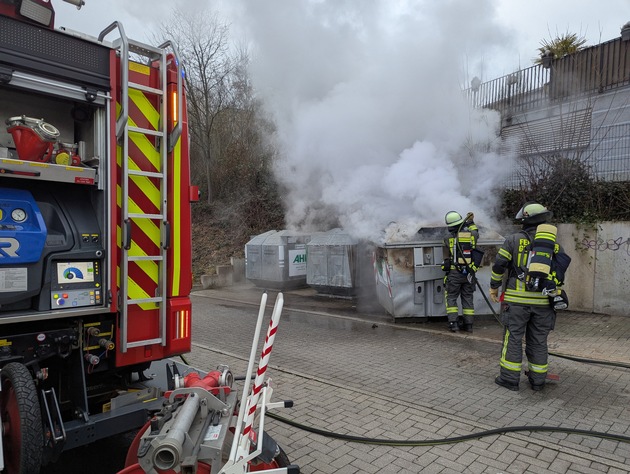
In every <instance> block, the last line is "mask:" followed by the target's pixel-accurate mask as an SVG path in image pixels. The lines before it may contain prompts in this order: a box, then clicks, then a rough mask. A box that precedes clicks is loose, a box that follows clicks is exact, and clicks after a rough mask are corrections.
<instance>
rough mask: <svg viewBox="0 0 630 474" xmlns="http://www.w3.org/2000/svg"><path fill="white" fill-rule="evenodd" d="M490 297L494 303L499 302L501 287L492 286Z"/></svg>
mask: <svg viewBox="0 0 630 474" xmlns="http://www.w3.org/2000/svg"><path fill="white" fill-rule="evenodd" d="M490 299H491V300H492V302H493V303H498V302H499V289H498V288H490Z"/></svg>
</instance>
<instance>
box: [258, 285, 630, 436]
mask: <svg viewBox="0 0 630 474" xmlns="http://www.w3.org/2000/svg"><path fill="white" fill-rule="evenodd" d="M476 284H477V286H478V288H479V290H480V291H481V293H482V295H483V297H484V299H485V301H486V303H487V304H488V306H489V308H490V310H491V311H492V314H493V315H494V317H495V319H496V320H497V321H498V323H499V324H501V326H503V324H502V323H501V319H500V318H499V315H498V314H497V313H496V311H495V310H494V308H493V307H492V304H491V303H490V301H488V298H487V296H486V295H485V293H484V292H483V289H482V288H481V285H480V284H479V281H478V280H477V281H476ZM549 355H553V356H555V357H561V358H564V359H568V360H573V361H576V362H584V363H593V364H602V365H610V366H613V367H622V368H630V365H628V364H623V363H616V362H609V361H600V360H594V359H586V358H581V357H576V356H569V355H564V354H558V353H554V352H549ZM267 416H269V417H270V418H272V419H274V420H276V421H279V422H281V423H284V424H286V425H289V426H292V427H294V428H297V429H300V430H303V431H307V432H309V433H313V434H317V435H320V436H324V437H326V438H333V439H339V440H343V441H348V442H353V443H362V444H373V445H380V446H439V445H444V444H455V443H461V442H464V441H470V440H475V439H481V438H484V437H487V436H495V435H500V434H507V433H519V432H529V433H533V432H548V433H566V434H577V435H582V436H590V437H596V438H602V439H608V440H612V441H619V442H622V443H629V444H630V436H625V435H622V434H614V433H605V432H602V431H594V430H583V429H578V428H562V427H556V426H542V425H534V426H507V427H504V428H494V429H490V430H485V431H480V432H478V433H471V434H467V435H462V436H453V437H449V438H440V439H426V440H396V439H381V438H367V437H362V436H354V435H348V434H341V433H335V432H332V431H328V430H322V429H319V428H314V427H312V426H307V425H304V424H302V423H298V422H296V421H294V420H290V419H288V418H285V417H283V416H280V415H277V414H275V413H271V412H268V413H267Z"/></svg>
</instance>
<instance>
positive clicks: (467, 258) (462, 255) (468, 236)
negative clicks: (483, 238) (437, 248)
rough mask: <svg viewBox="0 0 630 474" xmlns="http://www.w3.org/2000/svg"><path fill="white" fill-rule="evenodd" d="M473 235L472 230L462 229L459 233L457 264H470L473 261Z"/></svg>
mask: <svg viewBox="0 0 630 474" xmlns="http://www.w3.org/2000/svg"><path fill="white" fill-rule="evenodd" d="M472 240H473V236H472V233H471V232H466V231H460V232H458V233H457V242H458V243H459V246H458V250H459V252H458V255H457V265H461V266H470V264H471V263H472V250H473V241H472Z"/></svg>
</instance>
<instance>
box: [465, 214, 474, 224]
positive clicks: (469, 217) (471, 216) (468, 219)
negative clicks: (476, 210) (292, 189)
mask: <svg viewBox="0 0 630 474" xmlns="http://www.w3.org/2000/svg"><path fill="white" fill-rule="evenodd" d="M474 221H475V215H474V214H473V213H472V212H469V213H468V214H466V224H472V223H473V222H474Z"/></svg>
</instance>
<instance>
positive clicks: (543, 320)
mask: <svg viewBox="0 0 630 474" xmlns="http://www.w3.org/2000/svg"><path fill="white" fill-rule="evenodd" d="M501 319H502V322H503V325H504V327H505V333H504V338H503V347H502V350H501V359H500V361H499V365H500V366H501V369H500V370H501V378H503V379H504V380H506V381H507V382H510V383H519V379H520V377H521V369H522V362H523V347H522V341H523V336H524V337H525V355H526V356H527V365H528V368H529V372H530V373H529V379H530V382H532V383H534V384H537V385H538V384H542V383H544V382H545V378H546V375H547V369H548V364H547V337H548V336H549V332H551V330H552V329H553V327H554V324H555V319H556V314H555V311H554V310H553V309H552V308H551V307H544V306H535V305H533V306H523V305H517V304H509V305H508V306H507V309H506V310H505V311H504V312H503V314H502V315H501Z"/></svg>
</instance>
